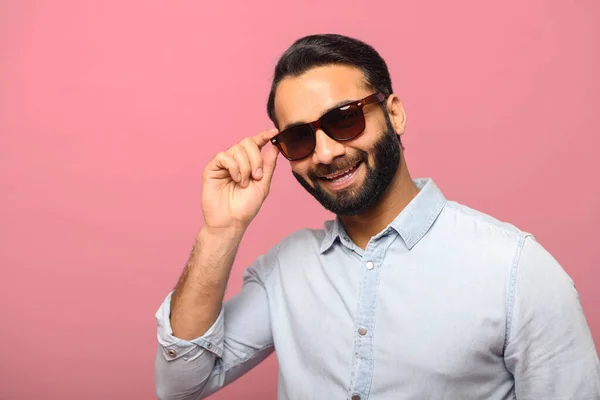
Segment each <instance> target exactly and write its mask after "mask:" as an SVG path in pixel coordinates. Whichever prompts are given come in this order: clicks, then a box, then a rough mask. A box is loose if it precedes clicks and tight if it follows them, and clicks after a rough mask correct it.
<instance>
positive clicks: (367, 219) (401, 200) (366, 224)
mask: <svg viewBox="0 0 600 400" xmlns="http://www.w3.org/2000/svg"><path fill="white" fill-rule="evenodd" d="M418 193H419V189H418V188H417V186H416V185H415V184H414V182H413V181H412V179H411V177H410V174H409V173H408V170H407V169H406V164H404V163H402V165H401V166H400V170H399V171H398V174H397V175H396V177H395V178H394V180H393V181H392V182H391V183H390V186H389V187H388V189H387V190H386V192H385V194H384V195H383V198H382V199H381V200H380V201H379V203H378V204H377V206H376V207H375V208H373V209H372V210H369V211H368V212H366V213H364V214H360V215H353V216H347V217H340V220H341V222H342V225H343V226H344V229H345V230H346V233H347V234H348V236H350V238H351V239H352V241H353V242H354V243H355V244H356V245H357V246H359V247H360V248H362V249H363V250H364V249H365V248H366V247H367V244H368V243H369V240H371V238H372V237H373V236H375V235H377V234H378V233H379V232H381V231H382V230H384V229H385V228H386V227H387V226H388V225H389V224H390V222H392V221H393V220H394V219H395V218H396V217H397V216H398V214H400V213H401V212H402V210H404V208H405V207H406V206H407V205H408V203H410V202H411V200H412V199H414V198H415V196H416V195H417V194H418Z"/></svg>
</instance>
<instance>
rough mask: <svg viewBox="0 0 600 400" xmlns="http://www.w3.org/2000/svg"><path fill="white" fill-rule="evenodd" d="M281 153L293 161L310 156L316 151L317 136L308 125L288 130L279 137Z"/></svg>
mask: <svg viewBox="0 0 600 400" xmlns="http://www.w3.org/2000/svg"><path fill="white" fill-rule="evenodd" d="M277 141H278V142H279V146H280V149H281V152H282V153H283V155H284V156H286V157H287V158H289V159H291V160H299V159H301V158H304V157H306V156H308V155H310V154H311V153H312V152H313V151H314V149H315V134H314V132H313V131H312V129H311V128H310V127H309V126H308V125H299V126H295V127H293V128H290V129H287V130H285V131H283V132H281V133H280V134H279V136H278V137H277Z"/></svg>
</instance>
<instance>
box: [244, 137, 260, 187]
mask: <svg viewBox="0 0 600 400" xmlns="http://www.w3.org/2000/svg"><path fill="white" fill-rule="evenodd" d="M240 144H241V145H242V147H243V148H244V150H246V154H247V155H248V159H249V161H250V171H251V174H252V178H253V179H254V180H256V181H258V180H260V179H261V178H262V177H263V157H262V155H261V154H260V148H259V147H258V145H257V144H256V143H255V142H254V140H252V138H246V139H244V140H242V142H241V143H240Z"/></svg>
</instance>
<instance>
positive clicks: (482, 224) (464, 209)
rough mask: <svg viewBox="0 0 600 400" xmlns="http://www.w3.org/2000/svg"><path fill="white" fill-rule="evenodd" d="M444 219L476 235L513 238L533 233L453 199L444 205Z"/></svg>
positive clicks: (463, 230)
mask: <svg viewBox="0 0 600 400" xmlns="http://www.w3.org/2000/svg"><path fill="white" fill-rule="evenodd" d="M442 220H445V222H447V223H452V224H456V225H457V226H456V228H458V231H459V232H464V233H471V234H474V235H485V236H488V237H505V238H513V239H520V238H524V237H527V236H532V234H531V233H529V232H527V231H524V230H522V229H520V228H519V227H518V226H517V225H515V224H514V223H512V222H508V221H504V220H501V219H499V218H496V217H494V216H492V215H490V214H488V213H486V212H483V211H479V210H477V209H474V208H472V207H469V206H467V205H464V204H461V203H459V202H456V201H451V200H448V201H447V203H446V207H444V211H443V212H442Z"/></svg>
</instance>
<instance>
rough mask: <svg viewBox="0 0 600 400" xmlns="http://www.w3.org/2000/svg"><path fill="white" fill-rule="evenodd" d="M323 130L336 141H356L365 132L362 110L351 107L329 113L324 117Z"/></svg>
mask: <svg viewBox="0 0 600 400" xmlns="http://www.w3.org/2000/svg"><path fill="white" fill-rule="evenodd" d="M323 128H324V129H325V130H326V131H327V133H328V134H329V135H331V136H332V137H333V138H334V139H337V140H350V139H354V138H355V137H357V136H358V135H360V134H361V133H362V132H363V131H364V130H365V116H364V114H363V111H362V108H360V107H358V106H355V105H349V106H345V107H342V108H340V109H337V110H332V111H330V112H328V113H327V114H326V115H324V116H323Z"/></svg>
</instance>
